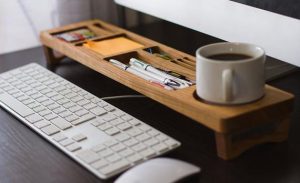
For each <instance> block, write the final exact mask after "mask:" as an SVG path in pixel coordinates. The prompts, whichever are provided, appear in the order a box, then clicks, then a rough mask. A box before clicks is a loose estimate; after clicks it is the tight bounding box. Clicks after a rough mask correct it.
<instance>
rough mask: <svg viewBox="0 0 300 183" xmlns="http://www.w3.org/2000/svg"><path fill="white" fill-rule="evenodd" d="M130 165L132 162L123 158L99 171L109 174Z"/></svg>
mask: <svg viewBox="0 0 300 183" xmlns="http://www.w3.org/2000/svg"><path fill="white" fill-rule="evenodd" d="M129 165H130V164H129V162H128V161H126V160H124V159H122V160H121V161H117V162H115V163H114V164H111V165H109V166H105V167H103V168H101V169H100V170H99V171H100V172H101V173H103V174H105V175H109V174H113V173H115V172H119V171H122V170H125V169H127V168H128V167H129Z"/></svg>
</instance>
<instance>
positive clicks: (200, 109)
mask: <svg viewBox="0 0 300 183" xmlns="http://www.w3.org/2000/svg"><path fill="white" fill-rule="evenodd" d="M78 28H88V29H90V30H92V31H93V32H95V33H96V35H97V36H96V37H95V38H93V39H92V40H94V41H100V40H104V39H109V38H113V37H119V36H123V37H126V38H128V39H131V40H133V41H135V42H137V43H140V44H143V45H144V47H143V48H140V49H136V50H130V51H127V52H120V53H118V54H115V55H108V56H103V55H101V54H99V53H97V52H94V51H91V50H89V49H88V48H85V47H83V46H82V45H83V43H85V41H80V42H72V43H67V42H64V41H61V40H59V39H57V38H56V37H55V36H54V35H55V34H58V33H62V32H66V31H70V30H74V29H78ZM40 39H41V42H42V43H43V45H44V51H45V54H46V57H47V61H48V64H58V63H59V60H60V58H58V57H56V56H55V54H54V52H53V51H54V50H55V51H57V52H60V53H62V54H64V55H65V56H67V57H70V58H72V59H74V60H76V61H78V62H80V63H82V64H84V65H86V66H88V67H90V68H91V69H93V70H96V71H98V72H99V73H101V74H103V75H105V76H108V77H110V78H112V79H114V80H116V81H118V82H120V83H122V84H123V85H126V86H128V87H130V88H132V89H134V90H136V91H138V92H140V93H142V94H144V95H146V96H148V97H150V98H152V99H154V100H156V101H158V102H160V103H162V104H164V105H166V106H168V107H170V108H172V109H173V110H175V111H177V112H179V113H181V114H183V115H186V116H188V117H189V118H191V119H193V120H195V121H196V122H198V123H200V124H202V125H205V126H207V127H208V128H210V129H211V130H213V131H214V132H215V137H216V145H217V153H218V156H219V157H221V158H223V159H226V160H227V159H232V158H234V157H237V156H238V155H240V154H241V153H243V152H244V151H246V150H247V149H249V148H251V147H253V146H254V145H257V144H261V143H266V142H281V141H283V140H286V139H287V137H288V128H289V117H290V114H291V112H292V108H293V100H294V96H293V95H292V94H289V93H287V92H284V91H282V90H279V89H276V88H274V87H271V86H268V85H266V87H265V91H266V93H265V96H264V97H263V98H262V99H261V100H259V101H256V102H253V103H249V104H245V105H237V106H218V105H210V104H206V103H204V102H202V101H200V100H198V99H197V97H195V96H194V92H195V89H196V87H195V86H190V87H188V88H184V89H180V90H174V91H169V90H165V89H163V88H160V87H157V86H154V85H152V84H151V83H150V82H147V81H145V80H143V79H141V78H139V77H137V76H135V75H133V74H131V73H128V72H126V71H124V70H121V69H119V68H117V67H115V66H114V65H112V64H111V63H109V62H108V60H109V59H110V58H114V59H117V60H119V61H122V62H123V63H128V62H129V59H130V58H131V57H135V58H140V59H141V60H144V61H146V62H148V63H150V64H152V65H154V66H156V67H159V68H162V69H167V70H172V71H175V72H178V73H180V74H182V75H184V76H186V77H187V78H189V79H191V80H195V63H196V62H195V57H194V56H191V55H188V54H186V53H183V52H181V51H178V50H175V49H173V48H171V47H168V46H166V45H163V44H160V43H158V42H155V41H153V40H150V39H147V38H145V37H142V36H140V35H137V34H134V33H132V32H129V31H127V30H124V29H122V28H119V27H116V26H113V25H111V24H108V23H105V22H103V21H100V20H91V21H85V22H80V23H75V24H71V25H67V26H64V27H59V28H55V29H51V30H48V31H43V32H41V35H40ZM148 48H152V50H154V51H163V52H165V53H167V54H169V55H170V56H172V57H173V58H174V59H173V60H172V62H170V61H166V60H165V59H163V58H160V57H157V56H155V55H153V54H150V53H149V52H147V51H146V50H147V49H148ZM182 60H185V62H182ZM195 143H197V140H196V139H195Z"/></svg>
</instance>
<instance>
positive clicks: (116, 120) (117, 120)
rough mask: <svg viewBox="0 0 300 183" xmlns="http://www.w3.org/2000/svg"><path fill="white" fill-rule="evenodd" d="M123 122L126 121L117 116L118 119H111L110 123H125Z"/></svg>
mask: <svg viewBox="0 0 300 183" xmlns="http://www.w3.org/2000/svg"><path fill="white" fill-rule="evenodd" d="M123 122H124V121H123V120H122V119H120V118H117V119H114V120H112V121H110V124H112V125H114V126H116V125H119V124H121V123H123Z"/></svg>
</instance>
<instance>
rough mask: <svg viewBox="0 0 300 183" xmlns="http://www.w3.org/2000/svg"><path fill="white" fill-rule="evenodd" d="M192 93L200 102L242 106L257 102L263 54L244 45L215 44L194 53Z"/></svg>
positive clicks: (260, 93) (262, 83)
mask: <svg viewBox="0 0 300 183" xmlns="http://www.w3.org/2000/svg"><path fill="white" fill-rule="evenodd" d="M196 58H197V66H196V91H197V95H198V96H199V97H200V98H201V99H203V100H204V101H207V102H210V103H216V104H243V103H248V102H252V101H255V100H258V99H260V98H261V97H262V96H263V95H264V86H265V74H264V64H265V52H264V50H263V49H262V48H260V47H258V46H256V45H252V44H247V43H229V42H225V43H215V44H210V45H207V46H203V47H201V48H199V49H198V50H197V51H196Z"/></svg>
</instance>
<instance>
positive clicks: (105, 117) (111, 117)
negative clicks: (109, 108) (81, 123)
mask: <svg viewBox="0 0 300 183" xmlns="http://www.w3.org/2000/svg"><path fill="white" fill-rule="evenodd" d="M116 118H117V117H116V116H115V115H113V114H111V113H108V114H107V115H105V116H103V120H104V121H111V120H114V119H116Z"/></svg>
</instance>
